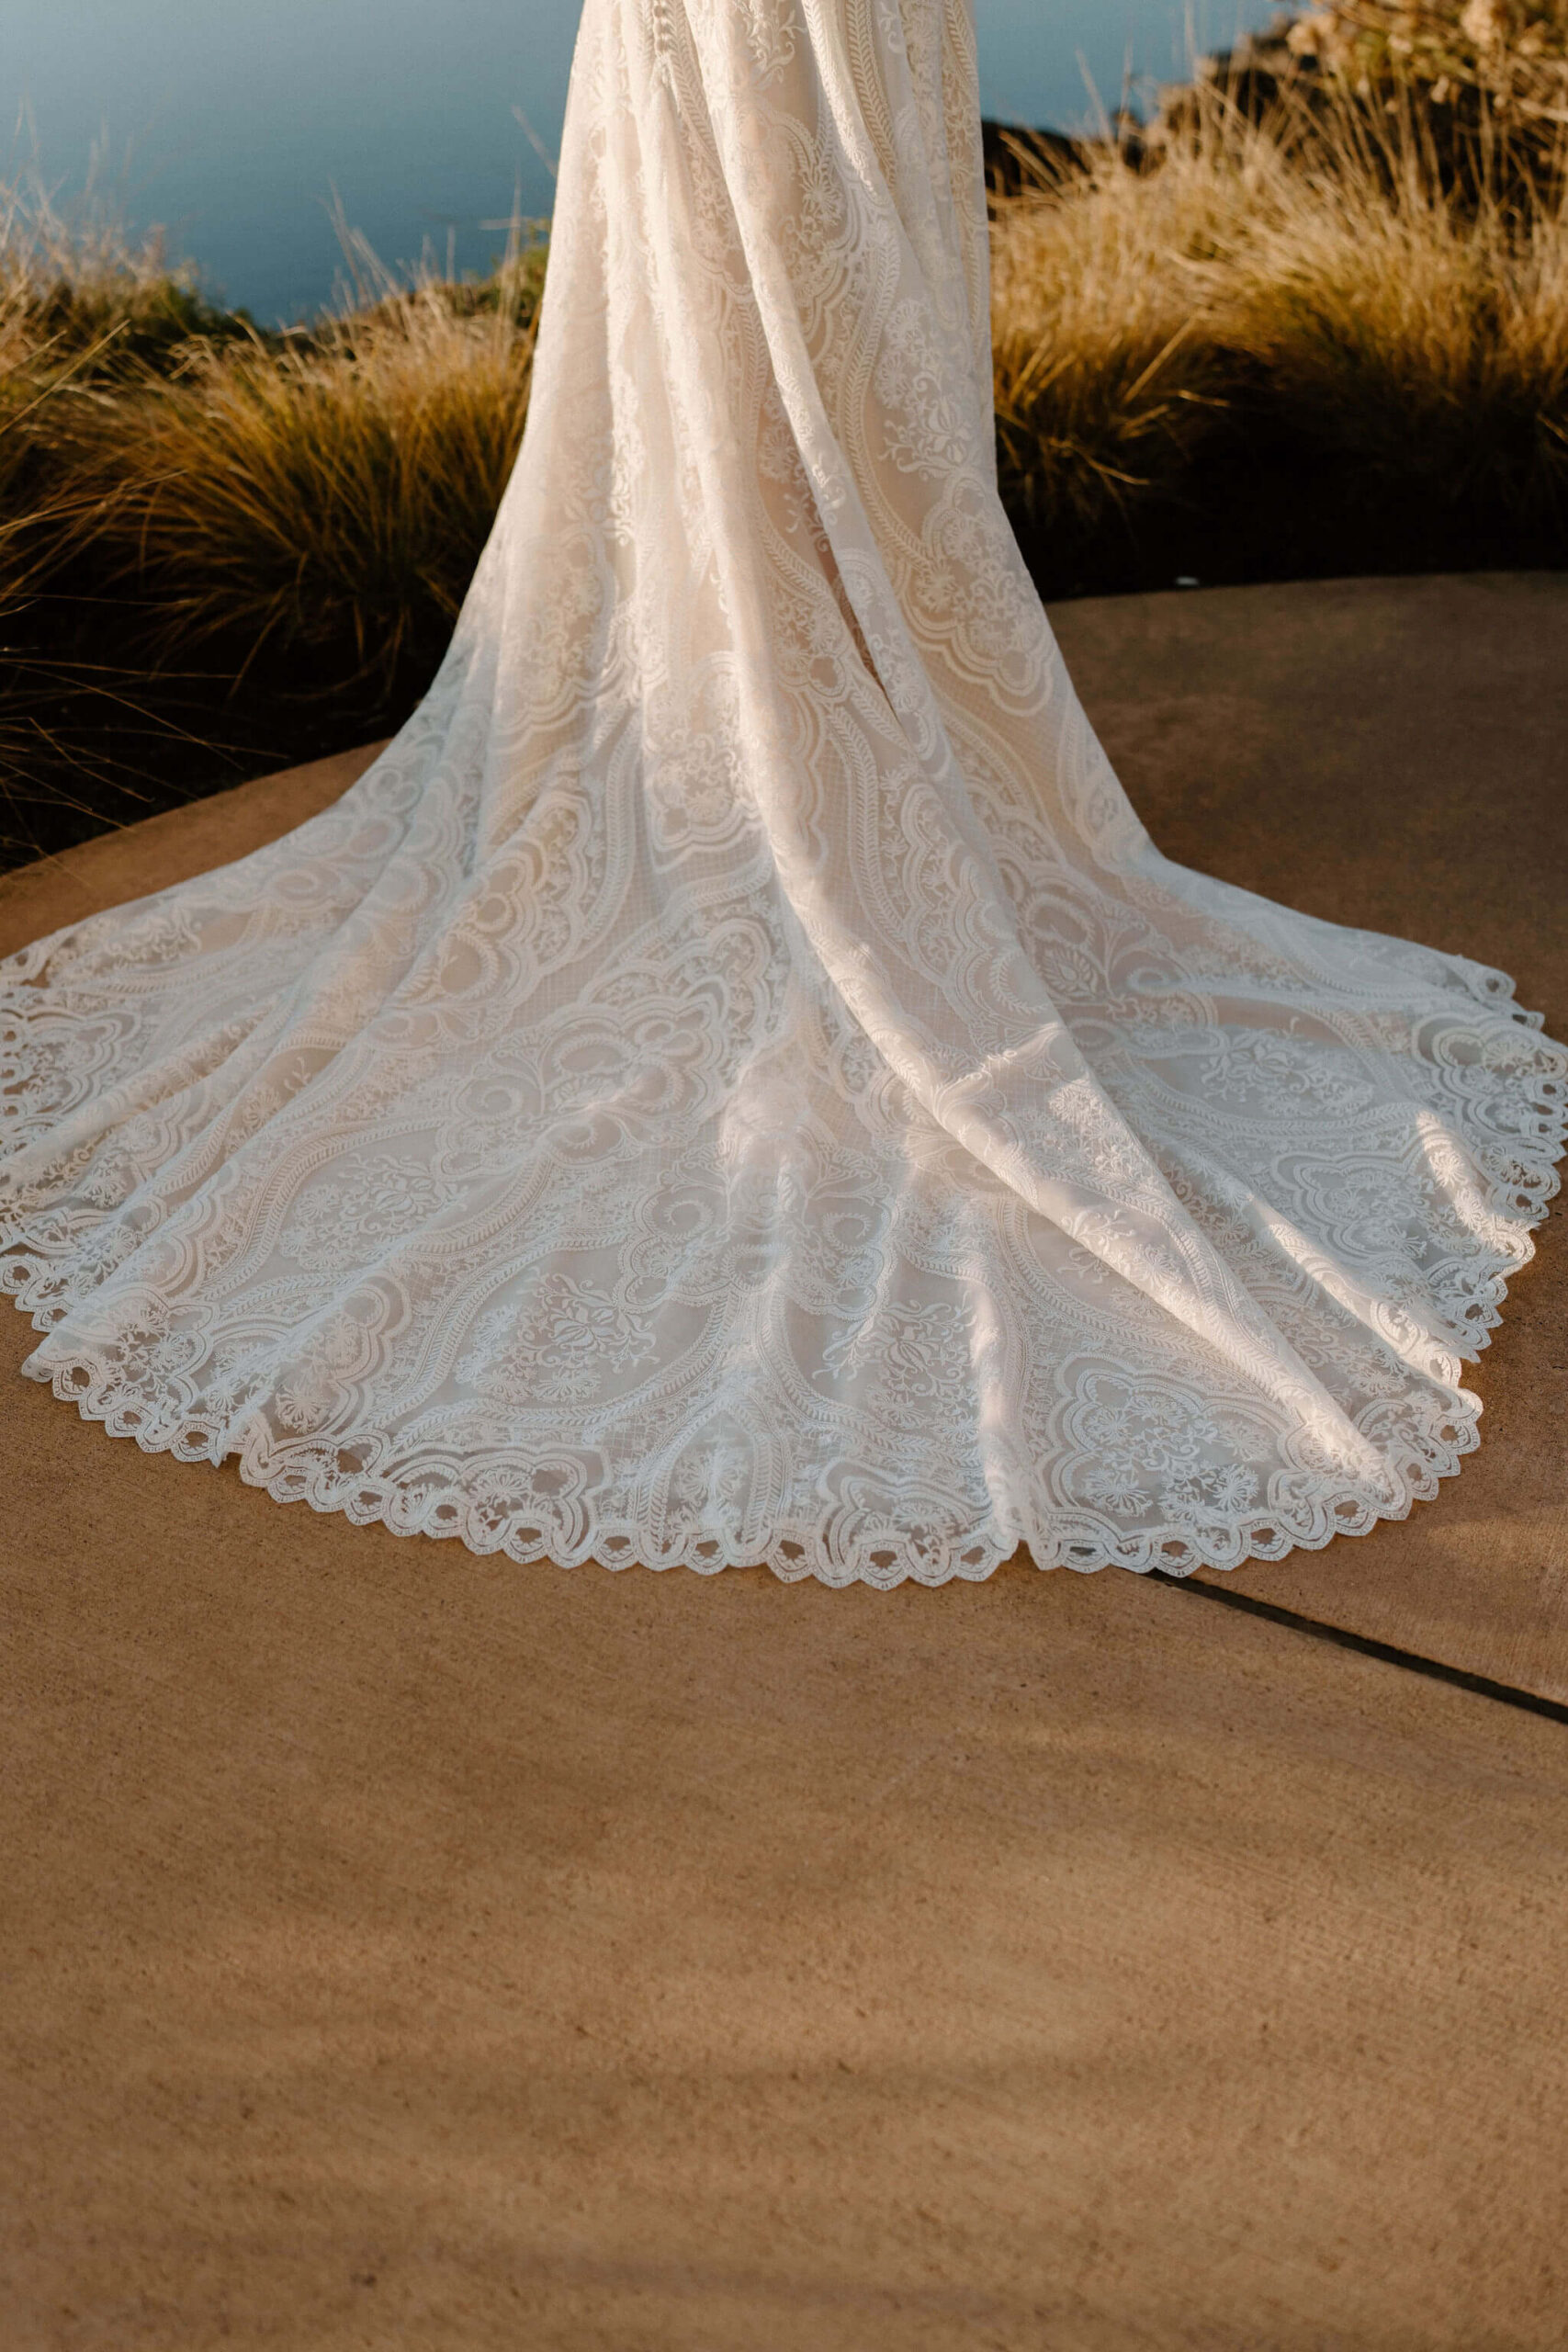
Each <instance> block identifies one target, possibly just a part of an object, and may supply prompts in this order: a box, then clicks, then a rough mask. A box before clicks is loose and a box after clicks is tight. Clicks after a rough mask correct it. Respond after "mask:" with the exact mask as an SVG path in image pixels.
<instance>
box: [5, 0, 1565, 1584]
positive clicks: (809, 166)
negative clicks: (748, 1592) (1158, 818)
mask: <svg viewBox="0 0 1568 2352" xmlns="http://www.w3.org/2000/svg"><path fill="white" fill-rule="evenodd" d="M977 116H978V107H977V102H976V73H975V57H974V46H973V32H972V25H971V20H970V15H969V7H968V0H588V5H587V9H586V15H585V18H584V22H583V27H582V33H581V47H580V51H579V56H578V61H577V66H576V72H575V76H574V81H573V85H572V95H571V103H570V120H569V125H568V130H567V133H566V141H565V152H564V155H563V159H562V165H561V173H560V192H559V205H558V213H557V219H556V229H555V240H554V244H553V248H552V253H551V258H550V267H549V286H548V292H547V300H546V314H545V322H544V327H543V333H542V341H541V345H540V351H539V359H538V369H537V381H536V392H535V397H534V408H533V414H532V418H531V421H530V424H529V427H528V433H527V439H526V446H525V449H524V452H523V456H522V458H521V461H520V463H519V466H518V468H517V471H516V475H515V478H514V480H513V483H512V486H511V489H510V491H509V492H508V494H507V498H506V501H505V504H504V507H503V509H502V515H501V518H500V521H499V524H498V526H497V528H496V531H495V535H494V537H493V539H492V540H491V545H490V547H489V548H488V550H487V552H486V554H485V557H484V559H483V561H482V563H481V565H480V568H479V575H478V578H477V580H476V582H475V585H474V589H473V593H472V594H471V596H470V598H469V600H468V605H467V607H466V609H465V611H464V614H463V616H462V619H461V622H460V625H459V627H458V629H457V637H456V640H455V642H454V644H453V647H452V650H451V652H450V655H449V657H448V659H447V661H446V665H445V667H444V668H443V670H442V672H441V674H440V677H439V680H438V682H437V684H436V685H435V687H434V690H433V692H432V693H431V695H430V696H429V697H428V699H427V700H426V702H425V703H424V705H423V707H422V708H421V709H420V711H419V712H418V714H417V715H416V717H415V718H413V719H412V722H411V723H410V725H409V726H408V727H407V728H406V729H404V731H403V733H402V734H401V735H400V738H399V739H398V741H396V743H395V744H394V745H393V746H392V748H391V749H390V750H389V752H387V753H386V755H385V756H384V757H383V758H381V759H380V760H379V761H378V763H377V764H376V765H375V767H373V768H372V769H371V771H370V772H369V774H368V775H367V776H366V777H365V779H364V780H363V782H361V783H360V784H359V785H357V786H355V789H354V790H353V791H352V792H350V793H349V794H348V795H347V797H346V798H344V800H343V801H342V802H341V803H340V804H339V805H338V806H337V807H336V808H335V809H332V810H330V811H329V812H328V813H327V814H325V815H323V816H321V817H320V818H318V819H316V820H313V821H312V822H311V823H310V824H308V825H306V826H304V827H302V828H301V829H300V830H299V831H298V832H296V833H293V834H291V835H290V836H289V837H288V839H286V840H284V841H281V842H277V843H276V844H275V845H274V846H272V847H270V848H267V849H265V850H263V851H261V852H259V853H258V854H256V855H254V856H253V857H249V858H246V859H244V860H243V861H242V862H241V863H240V864H238V865H232V866H230V867H228V868H226V869H225V870H223V871H221V872H220V873H217V874H213V875H211V876H207V877H206V878H204V879H202V880H199V881H197V882H193V883H187V884H184V885H182V886H181V887H179V888H176V889H174V890H170V891H167V892H164V894H162V895H161V896H158V897H155V898H152V899H146V900H143V901H142V902H141V903H140V904H139V905H136V906H132V907H130V908H126V909H123V910H118V911H117V912H115V913H112V914H108V915H104V916H100V917H96V918H95V919H94V920H93V921H91V922H85V923H83V924H81V925H80V926H78V927H76V928H73V929H72V930H68V931H65V932H62V933H58V934H57V935H56V936H55V937H53V938H51V939H47V940H44V941H42V942H40V943H39V944H38V945H37V946H35V947H33V948H31V949H30V950H28V952H27V953H25V954H24V955H22V956H20V957H17V958H15V959H13V960H12V961H11V962H10V963H9V964H8V965H7V966H5V967H0V981H3V989H0V1007H3V1036H4V1065H3V1087H4V1092H3V1105H4V1135H5V1148H6V1158H5V1159H4V1162H3V1164H0V1245H3V1246H4V1251H5V1254H4V1256H3V1258H0V1266H3V1267H4V1271H5V1273H6V1279H7V1280H8V1282H9V1283H10V1286H11V1287H12V1288H13V1290H14V1291H15V1292H16V1294H17V1298H18V1301H19V1303H20V1304H21V1305H22V1306H24V1307H25V1308H27V1309H28V1311H30V1313H31V1314H32V1316H33V1317H34V1318H35V1322H36V1325H37V1328H38V1329H39V1331H40V1332H41V1333H42V1335H43V1336H42V1338H41V1340H40V1341H39V1346H38V1349H37V1351H36V1352H35V1353H34V1354H33V1356H32V1358H31V1359H30V1362H29V1363H28V1371H29V1373H30V1374H32V1375H33V1376H34V1377H36V1378H38V1379H39V1380H48V1381H52V1383H53V1384H54V1385H55V1388H56V1389H57V1391H58V1393H59V1394H60V1395H61V1396H62V1397H67V1398H69V1399H72V1400H73V1401H74V1402H75V1403H76V1404H77V1405H78V1406H79V1407H80V1408H81V1410H82V1411H83V1412H84V1413H85V1414H88V1415H90V1416H92V1417H93V1418H95V1419H99V1420H102V1421H103V1422H105V1423H106V1424H107V1427H108V1428H109V1429H111V1430H115V1431H118V1432H120V1433H123V1434H126V1435H129V1436H132V1437H134V1438H136V1439H137V1440H138V1442H140V1443H141V1444H142V1445H143V1446H147V1447H156V1448H167V1449H169V1450H171V1451H173V1452H174V1453H177V1454H179V1455H181V1456H182V1457H185V1458H188V1459H198V1458H199V1459H209V1460H213V1461H217V1460H220V1459H222V1458H223V1457H224V1456H226V1455H230V1454H236V1455H237V1456H238V1457H239V1461H240V1464H241V1467H242V1469H243V1475H244V1476H245V1477H246V1478H248V1479H250V1480H253V1481H254V1482H255V1483H257V1484H259V1485H263V1486H265V1487H267V1488H269V1489H270V1491H271V1492H272V1493H273V1494H274V1495H276V1496H277V1497H279V1498H283V1499H291V1498H305V1499H307V1500H309V1501H310V1502H311V1503H313V1504H314V1505H315V1506H316V1507H317V1509H319V1510H343V1511H346V1512H347V1513H348V1514H349V1515H350V1516H351V1517H353V1518H355V1519H359V1520H367V1521H368V1520H384V1521H387V1523H388V1524H389V1526H391V1527H393V1528H395V1529H398V1530H400V1531H414V1530H423V1531H425V1532H430V1533H433V1534H440V1535H456V1536H459V1537H460V1538H461V1539H462V1540H463V1541H464V1542H465V1543H467V1544H470V1545H471V1546H472V1547H473V1548H474V1549H475V1550H477V1551H503V1552H506V1553H509V1554H510V1555H512V1556H513V1557H514V1558H516V1559H519V1560H528V1559H534V1558H536V1557H540V1556H547V1557H549V1558H551V1559H554V1560H557V1561H560V1562H563V1563H572V1562H576V1561H580V1560H582V1559H585V1558H589V1557H597V1558H599V1559H601V1560H604V1561H606V1562H610V1563H617V1562H626V1561H632V1560H640V1561H643V1562H646V1563H648V1564H649V1565H650V1566H667V1565H669V1564H671V1563H674V1562H685V1563H687V1564H689V1565H690V1566H694V1567H697V1568H704V1569H712V1568H717V1567H720V1566H724V1565H726V1564H728V1563H736V1562H761V1561H765V1562H767V1563H769V1564H770V1565H771V1566H773V1568H774V1569H776V1570H777V1571H778V1573H779V1574H781V1575H782V1576H785V1577H800V1576H805V1575H814V1576H818V1577H822V1578H824V1579H825V1580H827V1581H828V1582H829V1583H835V1584H840V1583H847V1582H850V1581H852V1580H853V1579H856V1578H863V1579H865V1580H866V1581H868V1582H871V1583H874V1584H880V1585H891V1584H894V1583H896V1582H897V1581H898V1580H899V1579H901V1578H903V1577H918V1578H919V1579H921V1580H923V1581H927V1582H936V1581H939V1580H941V1579H942V1578H944V1577H953V1576H962V1577H982V1576H984V1575H986V1574H987V1572H989V1571H990V1570H991V1569H993V1568H994V1567H995V1566H997V1564H998V1562H999V1561H1001V1560H1003V1559H1005V1558H1006V1557H1008V1556H1009V1555H1010V1554H1011V1553H1012V1552H1013V1551H1014V1550H1015V1549H1016V1547H1017V1546H1019V1545H1020V1544H1027V1545H1028V1547H1029V1548H1030V1550H1031V1552H1032V1555H1033V1556H1034V1557H1035V1559H1036V1560H1037V1561H1039V1562H1040V1563H1041V1564H1042V1565H1043V1566H1049V1565H1051V1564H1053V1563H1056V1562H1061V1561H1066V1562H1068V1563H1070V1564H1071V1565H1072V1566H1077V1567H1083V1568H1090V1567H1096V1566H1100V1565H1101V1564H1103V1563H1107V1562H1120V1563H1122V1564H1123V1565H1125V1566H1129V1567H1134V1568H1147V1567H1150V1566H1162V1567H1167V1568H1173V1569H1177V1570H1183V1571H1184V1570H1189V1569H1191V1568H1193V1567H1195V1566H1197V1565H1198V1564H1199V1563H1201V1562H1207V1563H1210V1564H1213V1565H1215V1566H1231V1565H1234V1564H1235V1562H1237V1561H1239V1560H1241V1559H1243V1558H1245V1557H1247V1555H1249V1554H1256V1555H1267V1556H1273V1555H1279V1554H1280V1553H1282V1552H1284V1551H1285V1550H1286V1549H1288V1548H1289V1547H1290V1546H1291V1545H1292V1544H1323V1543H1325V1541H1326V1540H1327V1539H1328V1538H1329V1537H1330V1536H1331V1535H1333V1534H1334V1533H1336V1532H1339V1531H1347V1532H1356V1531H1359V1530H1363V1529H1365V1528H1367V1527H1369V1526H1370V1525H1371V1524H1372V1522H1373V1521H1374V1520H1375V1519H1376V1518H1378V1517H1379V1516H1397V1515H1399V1514H1402V1513H1403V1512H1404V1511H1406V1510H1408V1509H1409V1507H1410V1504H1411V1501H1412V1498H1415V1497H1417V1496H1429V1495H1430V1494H1431V1493H1432V1492H1433V1491H1434V1488H1435V1486H1436V1482H1437V1479H1438V1476H1440V1475H1442V1474H1443V1473H1445V1472H1448V1471H1451V1470H1452V1469H1453V1468H1454V1467H1455V1466H1456V1465H1457V1464H1458V1461H1459V1458H1460V1456H1461V1454H1462V1453H1464V1452H1465V1451H1466V1450H1467V1449H1468V1448H1470V1447H1471V1446H1472V1444H1473V1443H1474V1441H1475V1423H1476V1415H1477V1411H1478V1409H1479V1408H1478V1406H1477V1403H1476V1400H1475V1399H1474V1398H1473V1397H1472V1396H1470V1395H1469V1394H1467V1392H1466V1391H1465V1390H1464V1389H1463V1387H1462V1386H1461V1385H1460V1384H1461V1359H1463V1358H1465V1357H1469V1356H1472V1355H1473V1354H1474V1352H1475V1351H1476V1350H1477V1349H1478V1348H1479V1347H1480V1346H1482V1345H1483V1343H1484V1341H1485V1339H1486V1336H1487V1332H1488V1329H1489V1327H1490V1326H1491V1325H1492V1324H1493V1323H1494V1322H1495V1319H1496V1315H1497V1307H1498V1303H1499V1301H1500V1299H1501V1297H1502V1295H1503V1286H1504V1280H1505V1277H1506V1275H1507V1274H1508V1273H1509V1272H1512V1270H1513V1269H1514V1268H1516V1267H1517V1266H1518V1265H1520V1264H1521V1263H1522V1262H1523V1261H1524V1260H1525V1259H1526V1258H1527V1257H1528V1256H1529V1249H1530V1244H1529V1238H1528V1236H1529V1227H1530V1225H1531V1223H1532V1222H1533V1221H1534V1220H1536V1219H1538V1218H1539V1217H1540V1215H1541V1212H1542V1207H1543V1204H1544V1202H1545V1200H1546V1198H1547V1196H1548V1193H1549V1192H1550V1190H1551V1167H1552V1163H1553V1161H1554V1159H1555V1158H1556V1157H1557V1155H1558V1153H1559V1151H1560V1149H1561V1148H1562V1133H1563V1127H1564V1098H1565V1092H1568V1088H1565V1074H1568V1057H1565V1056H1564V1054H1563V1052H1562V1049H1561V1048H1559V1047H1557V1046H1552V1045H1550V1044H1549V1043H1547V1042H1546V1041H1545V1040H1544V1039H1543V1037H1542V1036H1541V1035H1540V1030H1539V1027H1538V1025H1537V1024H1536V1023H1533V1022H1532V1021H1531V1019H1530V1018H1529V1016H1528V1015H1526V1014H1524V1013H1521V1012H1518V1011H1517V1010H1516V1009H1515V1007H1514V1006H1513V1004H1512V1003H1511V1001H1510V995H1511V989H1510V985H1509V983H1508V982H1507V980H1506V979H1505V978H1503V976H1502V975H1501V974H1499V973H1496V972H1493V971H1489V970H1486V969H1483V967H1479V966H1477V965H1475V964H1472V963H1470V962H1468V961H1466V960H1465V959H1463V958H1462V957H1458V956H1449V955H1444V954H1441V953H1438V952H1436V951H1434V950H1432V949H1429V948H1426V947H1419V946H1412V945H1409V944H1404V943H1403V942H1400V941H1397V940H1393V939H1384V938H1380V937H1376V936H1373V935H1371V934H1368V933H1359V932H1350V931H1345V930H1340V929H1337V928H1336V927H1334V926H1333V925H1331V924H1328V923H1325V922H1317V921H1314V920H1312V919H1310V918H1308V917H1305V916H1303V915H1299V914H1293V913H1291V912H1289V911H1288V910H1285V909H1283V908H1280V907H1276V906H1271V905H1269V904H1268V903H1266V902H1265V901H1263V900H1261V899H1256V898H1252V897H1250V896H1248V895H1247V893H1245V892H1242V891H1239V890H1235V889H1233V888H1228V887H1226V886H1224V885H1223V884H1220V883H1217V882H1213V881H1210V880H1207V879H1205V878H1203V877H1202V876H1199V875H1197V874H1193V873H1190V872H1188V871H1186V870H1184V869H1182V868H1181V867H1179V866H1176V865H1171V864H1170V863H1168V861H1167V860H1166V859H1165V858H1163V857H1161V856H1160V854H1158V852H1157V851H1156V849H1155V848H1154V847H1153V846H1152V844H1151V843H1150V842H1149V841H1148V839H1147V837H1146V836H1145V833H1144V831H1143V830H1142V828H1141V826H1140V825H1139V823H1138V821H1137V819H1136V818H1135V816H1134V812H1133V810H1132V809H1131V807H1130V806H1129V804H1128V802H1127V799H1126V797H1124V795H1123V793H1122V789H1121V787H1120V786H1119V785H1118V783H1117V781H1116V778H1115V777H1114V775H1112V774H1111V770H1110V768H1109V766H1108V765H1107V763H1106V760H1105V758H1104V755H1103V753H1102V752H1101V751H1100V748H1099V746H1098V744H1097V743H1096V741H1095V740H1094V737H1093V735H1092V733H1091V732H1090V729H1089V726H1088V724H1087V723H1086V720H1085V718H1084V715H1083V712H1082V710H1081V708H1080V707H1079V705H1078V703H1077V700H1076V698H1075V696H1074V694H1073V690H1072V687H1071V685H1070V684H1069V682H1068V680H1067V678H1066V674H1065V673H1064V670H1063V666H1062V663H1061V661H1060V658H1059V656H1058V654H1057V651H1056V649H1055V644H1054V642H1053V639H1052V636H1051V632H1050V629H1049V627H1048V625H1047V622H1046V619H1045V616H1044V614H1043V610H1042V608H1041V605H1040V603H1039V601H1038V599H1037V597H1036V595H1035V593H1034V590H1033V588H1032V584H1031V582H1030V579H1029V576H1028V573H1027V572H1026V571H1025V569H1024V566H1023V564H1022V562H1021V559H1020V557H1019V554H1018V551H1017V548H1016V547H1015V545H1014V542H1013V539H1012V537H1011V534H1010V530H1009V527H1008V524H1007V521H1006V519H1005V516H1004V515H1003V512H1002V508H1001V506H1000V504H999V503H998V496H997V490H996V479H995V467H994V458H993V435H992V417H991V406H990V364H989V340H988V293H987V224H986V213H985V202H984V192H983V186H982V174H981V162H980V154H979V137H978V120H977ZM1478 821H1480V820H1479V818H1478ZM1347 854H1354V844H1353V843H1348V844H1347Z"/></svg>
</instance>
